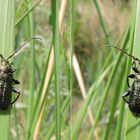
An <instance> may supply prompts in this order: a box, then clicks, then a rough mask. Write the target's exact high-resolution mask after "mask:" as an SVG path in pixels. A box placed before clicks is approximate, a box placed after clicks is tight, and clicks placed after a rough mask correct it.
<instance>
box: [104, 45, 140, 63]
mask: <svg viewBox="0 0 140 140" xmlns="http://www.w3.org/2000/svg"><path fill="white" fill-rule="evenodd" d="M104 46H107V47H112V48H115V49H116V50H119V51H121V52H123V53H125V54H126V55H127V56H129V57H131V58H133V59H134V60H135V61H138V62H139V63H140V59H138V58H136V57H135V56H133V55H132V54H129V53H128V52H126V51H125V50H122V49H120V48H118V47H116V46H111V45H104Z"/></svg>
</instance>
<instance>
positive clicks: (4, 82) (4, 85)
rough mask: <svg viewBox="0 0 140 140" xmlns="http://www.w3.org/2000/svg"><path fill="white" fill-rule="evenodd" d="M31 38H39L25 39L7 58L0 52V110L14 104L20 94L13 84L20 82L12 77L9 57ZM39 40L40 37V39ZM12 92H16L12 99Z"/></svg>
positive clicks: (19, 50) (12, 70)
mask: <svg viewBox="0 0 140 140" xmlns="http://www.w3.org/2000/svg"><path fill="white" fill-rule="evenodd" d="M33 39H40V38H38V37H33V38H31V39H29V40H28V41H26V42H25V43H24V44H23V45H22V46H21V47H19V48H18V49H17V50H16V51H15V52H14V53H13V54H11V55H10V56H9V57H8V58H7V59H5V58H4V57H3V55H2V54H0V110H1V111H6V110H7V109H9V107H11V106H12V104H14V103H15V102H16V101H17V99H18V98H19V96H20V92H19V91H18V90H17V89H16V88H15V87H14V86H13V85H15V84H20V83H19V81H18V80H15V79H14V78H13V73H14V72H15V71H16V70H15V69H13V68H12V64H11V63H10V62H9V59H11V58H13V57H15V56H17V55H18V54H19V53H20V52H22V50H23V49H24V48H26V47H27V45H26V44H27V43H29V42H30V41H32V40H33ZM40 40H41V39H40ZM12 92H14V93H16V94H17V97H16V98H15V99H14V100H13V101H12Z"/></svg>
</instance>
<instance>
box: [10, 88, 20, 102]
mask: <svg viewBox="0 0 140 140" xmlns="http://www.w3.org/2000/svg"><path fill="white" fill-rule="evenodd" d="M13 92H15V93H16V94H18V95H17V97H16V99H15V100H14V101H12V102H11V104H13V103H15V102H16V101H17V99H18V98H19V95H20V92H19V91H18V90H17V89H15V88H13Z"/></svg>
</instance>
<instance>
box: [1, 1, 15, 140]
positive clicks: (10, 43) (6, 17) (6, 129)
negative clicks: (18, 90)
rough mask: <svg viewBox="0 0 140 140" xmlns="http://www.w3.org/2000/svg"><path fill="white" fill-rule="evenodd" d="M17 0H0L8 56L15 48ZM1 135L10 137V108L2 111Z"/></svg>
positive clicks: (3, 48) (4, 51) (4, 48)
mask: <svg viewBox="0 0 140 140" xmlns="http://www.w3.org/2000/svg"><path fill="white" fill-rule="evenodd" d="M14 21H15V1H14V0H13V1H11V0H0V31H1V33H0V53H1V54H3V55H4V57H5V58H7V57H8V56H9V55H10V54H11V53H12V52H13V50H14V25H15V23H14ZM0 137H1V138H2V139H3V140H9V139H10V110H7V111H6V112H1V113H0Z"/></svg>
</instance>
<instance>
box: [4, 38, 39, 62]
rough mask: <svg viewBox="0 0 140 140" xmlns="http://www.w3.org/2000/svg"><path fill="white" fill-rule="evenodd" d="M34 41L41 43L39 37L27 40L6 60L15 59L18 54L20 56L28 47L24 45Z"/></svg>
mask: <svg viewBox="0 0 140 140" xmlns="http://www.w3.org/2000/svg"><path fill="white" fill-rule="evenodd" d="M35 39H38V40H40V41H41V42H42V39H41V38H39V37H32V38H31V39H29V40H27V41H26V42H25V43H23V44H22V45H21V47H19V48H18V49H17V50H15V52H14V53H13V54H11V55H10V56H9V57H8V58H7V60H9V59H10V58H12V57H15V56H17V55H18V54H20V53H21V52H22V51H23V50H24V49H25V48H27V47H29V46H28V45H26V44H27V43H29V42H31V41H32V40H35Z"/></svg>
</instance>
